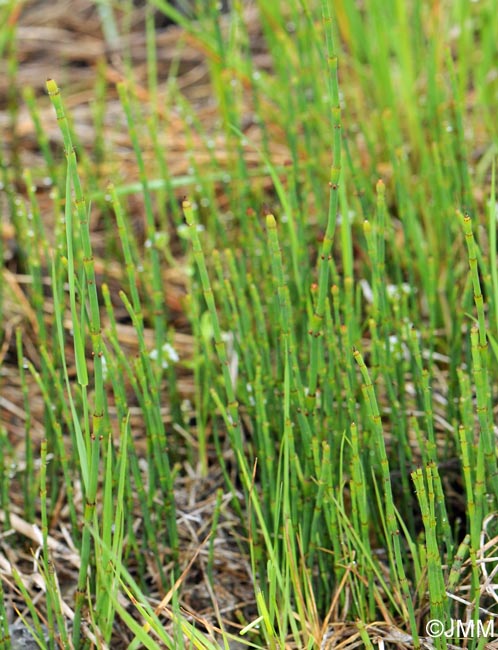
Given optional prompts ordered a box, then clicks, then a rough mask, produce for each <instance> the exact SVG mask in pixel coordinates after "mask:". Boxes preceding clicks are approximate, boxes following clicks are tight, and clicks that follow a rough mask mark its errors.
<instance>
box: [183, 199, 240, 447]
mask: <svg viewBox="0 0 498 650" xmlns="http://www.w3.org/2000/svg"><path fill="white" fill-rule="evenodd" d="M182 208H183V213H184V215H185V220H186V222H187V225H188V227H189V232H190V240H191V242H192V250H193V253H194V259H195V262H196V265H197V269H198V271H199V276H200V280H201V286H202V292H203V294H204V299H205V301H206V305H207V308H208V311H209V315H210V316H211V326H212V328H213V335H214V346H215V349H216V353H217V355H218V359H219V360H220V363H221V370H222V373H223V381H224V384H225V392H226V396H227V402H228V404H227V409H228V415H229V421H230V426H231V431H230V432H229V433H230V437H231V438H232V439H233V436H235V438H234V441H235V443H236V448H238V449H242V428H241V424H240V418H239V405H238V402H237V400H236V399H235V387H234V385H233V382H232V377H231V376H230V367H229V360H228V354H227V349H226V345H225V342H224V341H223V338H222V335H221V327H220V321H219V319H218V313H217V311H216V304H215V302H214V295H213V289H212V287H211V281H210V279H209V274H208V271H207V267H206V260H205V258H204V252H203V250H202V246H201V242H200V239H199V233H198V232H197V221H196V219H195V217H194V209H193V207H192V204H191V203H190V201H188V200H187V199H184V200H183V202H182Z"/></svg>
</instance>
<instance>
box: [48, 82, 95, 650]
mask: <svg viewBox="0 0 498 650" xmlns="http://www.w3.org/2000/svg"><path fill="white" fill-rule="evenodd" d="M47 91H48V94H49V96H50V100H51V102H52V105H53V107H54V109H55V113H56V115H57V121H58V123H59V128H60V130H61V133H62V138H63V141H64V151H65V154H66V160H67V182H66V219H67V218H69V224H68V223H66V228H68V230H67V255H68V261H70V265H68V272H69V283H70V286H71V283H74V282H75V280H76V268H75V264H76V263H77V261H78V256H77V255H75V253H76V252H77V251H78V252H80V253H81V255H82V265H83V269H82V271H83V273H82V275H83V277H84V280H85V282H84V284H83V286H82V287H80V290H81V291H83V289H84V293H85V295H87V296H88V300H89V305H90V310H89V313H88V312H87V311H86V310H85V309H84V304H83V298H84V296H81V299H82V305H81V327H79V326H78V325H77V324H78V323H79V318H80V315H79V314H78V312H77V308H76V303H75V287H74V285H73V290H72V298H71V316H72V320H73V331H74V346H75V354H76V357H77V358H79V374H78V379H79V381H80V383H82V387H83V389H84V393H83V395H84V406H85V405H86V403H87V394H86V390H85V386H86V383H87V381H88V378H87V372H86V361H85V359H84V351H85V329H86V328H85V325H86V324H87V325H88V329H89V332H90V338H91V344H92V356H93V371H94V382H95V385H94V389H95V397H94V400H95V402H94V406H93V417H92V427H91V431H87V432H86V433H87V438H88V441H87V450H88V452H89V455H88V457H87V463H88V465H87V467H86V468H85V469H86V472H83V475H85V473H87V475H88V479H89V480H88V483H87V484H86V485H85V511H84V521H85V527H84V529H83V535H82V541H81V565H80V571H79V576H78V588H77V592H76V597H75V611H74V625H73V644H74V646H75V647H79V642H80V634H81V617H82V612H83V606H84V604H85V602H86V589H87V578H88V568H89V564H90V547H91V533H90V526H91V525H92V524H93V521H94V516H95V505H96V496H97V486H98V474H99V458H100V438H101V435H102V429H103V427H102V424H103V417H104V405H105V390H104V380H103V368H102V355H103V345H102V333H101V325H100V308H99V299H98V294H97V285H96V281H95V267H94V261H93V253H92V245H91V241H90V226H89V216H90V215H89V211H88V209H87V205H86V201H85V198H84V195H83V190H82V187H81V182H80V179H79V175H78V169H77V159H76V152H75V150H74V147H73V144H72V139H71V133H70V129H69V124H68V121H67V118H66V114H65V112H64V106H63V104H62V99H61V95H60V92H59V88H58V87H57V84H56V82H55V81H54V80H53V79H48V80H47ZM71 186H72V187H73V189H74V199H75V206H76V215H77V218H78V221H79V238H78V239H77V238H76V237H75V236H74V231H73V229H72V228H71V227H70V226H71V225H72V220H71V214H72V210H71V203H72V197H71Z"/></svg>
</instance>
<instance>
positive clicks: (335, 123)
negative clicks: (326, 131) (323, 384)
mask: <svg viewBox="0 0 498 650" xmlns="http://www.w3.org/2000/svg"><path fill="white" fill-rule="evenodd" d="M322 14H323V22H324V26H325V37H326V41H327V56H328V67H329V92H330V99H331V102H332V107H331V117H332V129H333V145H332V166H331V168H330V180H329V186H330V199H329V210H328V220H327V229H326V231H325V236H324V238H323V243H322V249H321V252H320V256H319V260H318V296H317V299H316V303H315V307H314V314H313V317H312V319H311V324H310V329H309V334H310V337H311V343H310V370H309V382H308V384H309V385H308V396H307V408H308V410H309V411H313V410H314V408H315V404H316V391H317V386H318V371H319V366H318V364H319V360H320V358H321V357H322V351H323V345H322V341H321V336H322V322H323V318H324V313H325V305H326V299H327V294H328V289H329V282H328V280H329V261H330V255H331V251H332V243H333V240H334V232H335V224H336V217H337V208H338V205H339V180H340V177H341V107H340V102H339V82H338V76H337V53H336V51H335V46H334V39H333V34H332V28H331V22H332V18H331V15H330V8H329V3H328V1H327V0H322Z"/></svg>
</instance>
